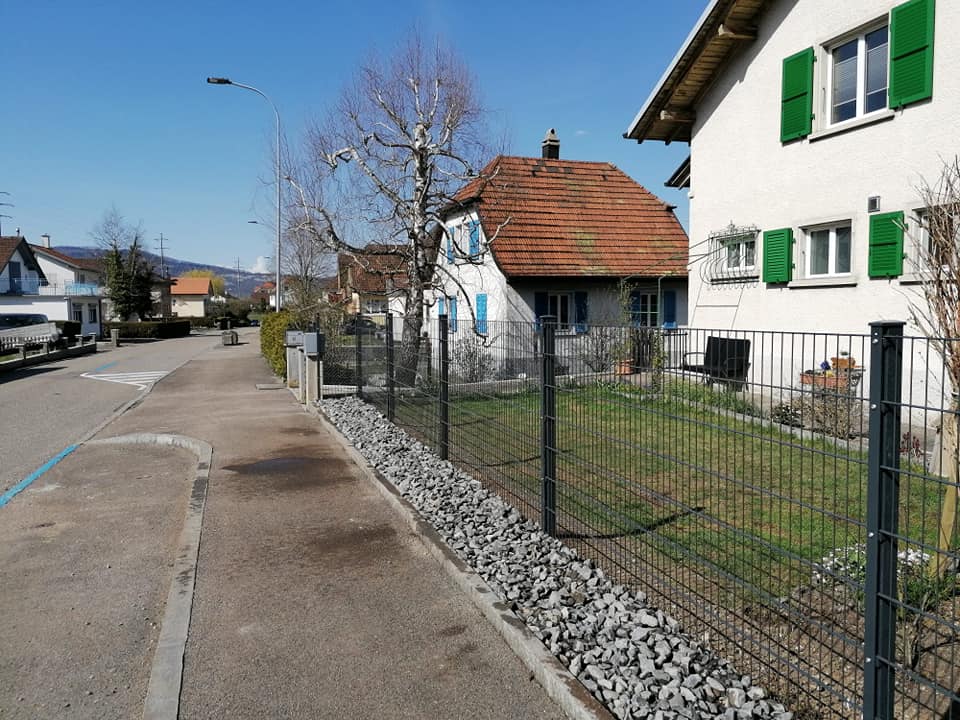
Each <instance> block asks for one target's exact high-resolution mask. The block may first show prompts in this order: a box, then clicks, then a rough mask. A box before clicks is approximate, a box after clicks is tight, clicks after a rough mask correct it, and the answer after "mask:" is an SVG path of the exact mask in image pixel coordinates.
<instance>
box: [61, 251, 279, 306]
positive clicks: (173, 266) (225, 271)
mask: <svg viewBox="0 0 960 720" xmlns="http://www.w3.org/2000/svg"><path fill="white" fill-rule="evenodd" d="M53 249H54V250H57V251H59V252H62V253H63V254H64V255H70V256H71V257H76V258H87V257H97V256H98V255H100V254H101V252H102V251H101V250H100V248H96V247H90V246H88V245H58V246H56V247H54V248H53ZM142 252H143V255H144V257H146V258H148V259H149V260H150V262H152V263H153V265H154V267H155V268H156V269H157V271H158V272H159V270H160V256H159V255H156V254H154V253H152V252H149V251H148V250H143V251H142ZM163 265H164V268H165V269H166V271H167V274H168V275H169V276H170V277H177V276H178V275H183V274H184V273H185V272H187V271H188V270H210V271H212V272H214V273H216V274H217V275H220V276H221V277H222V278H223V279H224V280H226V283H227V292H228V293H229V294H230V295H235V296H239V297H247V296H249V295H250V294H251V293H252V292H253V289H254V288H255V287H256V286H257V285H260V284H261V283H264V282H266V281H267V280H273V279H274V274H273V273H252V272H248V271H246V270H243V269H242V268H241V270H240V292H239V294H238V293H237V269H236V268H229V267H223V266H222V265H207V264H205V263H195V262H190V261H189V260H179V259H177V258H174V257H170V256H168V255H165V256H164V258H163Z"/></svg>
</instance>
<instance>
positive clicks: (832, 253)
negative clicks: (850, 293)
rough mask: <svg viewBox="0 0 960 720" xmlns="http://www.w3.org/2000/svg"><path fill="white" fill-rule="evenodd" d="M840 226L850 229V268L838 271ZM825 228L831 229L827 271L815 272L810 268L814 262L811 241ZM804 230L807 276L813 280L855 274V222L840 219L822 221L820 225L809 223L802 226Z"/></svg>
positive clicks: (805, 273) (804, 271) (805, 269)
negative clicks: (814, 234)
mask: <svg viewBox="0 0 960 720" xmlns="http://www.w3.org/2000/svg"><path fill="white" fill-rule="evenodd" d="M840 228H847V229H848V230H849V231H850V269H849V270H845V271H843V272H837V230H838V229H840ZM824 230H826V231H829V236H828V241H829V243H830V244H829V249H828V251H827V272H825V273H816V274H814V273H813V272H811V270H810V266H811V264H812V262H813V249H812V247H811V243H812V242H813V233H815V232H823V231H824ZM801 231H802V232H803V236H804V237H803V254H804V259H803V275H804V277H805V278H809V279H811V280H817V279H820V278H836V277H840V278H846V277H851V276H852V275H853V259H854V257H856V254H855V253H854V237H853V222H852V221H850V220H838V221H836V222H831V223H822V224H820V225H809V226H807V227H804V228H801Z"/></svg>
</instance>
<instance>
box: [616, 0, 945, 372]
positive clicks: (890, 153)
mask: <svg viewBox="0 0 960 720" xmlns="http://www.w3.org/2000/svg"><path fill="white" fill-rule="evenodd" d="M935 14H936V21H934V15H935ZM958 27H960V3H958V2H955V0H910V1H909V2H894V1H893V0H850V1H849V2H836V0H713V1H712V2H711V3H710V5H709V7H708V8H707V10H706V11H705V12H704V13H703V15H702V17H701V18H700V20H699V21H698V23H697V25H696V27H694V29H693V30H692V32H691V33H690V35H689V37H688V38H687V40H686V42H685V43H684V44H683V46H682V47H681V48H680V51H679V52H678V53H677V55H676V57H675V58H674V59H673V61H672V62H671V63H670V66H669V67H668V69H667V71H666V72H665V73H664V75H663V77H662V78H661V79H660V81H659V83H658V84H657V85H656V87H655V88H654V89H653V92H652V93H651V94H650V96H649V98H648V99H647V101H646V102H645V104H644V105H643V107H642V109H641V110H640V112H639V113H638V115H637V116H636V118H635V119H634V121H633V122H632V123H631V124H630V126H629V128H628V130H627V132H626V133H625V135H624V137H626V138H629V139H635V140H637V141H641V142H642V141H648V140H655V141H662V142H665V143H670V142H687V143H689V144H690V158H689V159H688V160H687V161H686V162H685V163H684V164H683V165H682V166H681V167H680V168H678V170H677V172H676V173H675V174H674V177H673V178H671V179H670V181H668V184H670V185H673V186H676V187H687V188H689V197H690V247H691V251H690V255H691V266H690V267H691V277H690V297H691V307H690V325H691V326H696V327H700V328H717V329H742V330H747V329H751V330H752V329H763V330H791V331H804V332H812V331H818V332H840V333H847V332H849V333H866V332H867V331H868V323H869V322H870V321H873V320H882V319H893V320H908V317H909V312H908V298H909V297H910V295H911V294H912V293H915V291H916V290H917V289H918V286H917V284H916V283H917V281H918V277H917V275H916V273H915V272H914V271H915V266H914V262H915V260H916V258H917V243H918V242H919V243H921V244H922V243H923V242H925V241H924V239H923V238H920V237H919V235H920V233H919V232H918V224H917V217H918V214H919V213H922V212H923V207H922V203H921V201H920V196H919V193H918V185H919V184H920V183H922V182H923V181H927V182H930V183H931V184H933V183H935V182H936V180H937V179H938V177H939V176H940V173H941V170H942V167H943V161H944V160H950V159H952V157H953V155H954V154H955V153H956V152H957V145H956V143H957V137H958V127H960V126H958V121H957V110H958V108H960V74H958V73H957V72H956V68H957V67H958V65H960V43H957V42H956V39H955V38H954V37H953V33H954V31H955V29H956V28H958ZM904 227H906V233H905V232H904ZM861 360H863V358H862V359H861Z"/></svg>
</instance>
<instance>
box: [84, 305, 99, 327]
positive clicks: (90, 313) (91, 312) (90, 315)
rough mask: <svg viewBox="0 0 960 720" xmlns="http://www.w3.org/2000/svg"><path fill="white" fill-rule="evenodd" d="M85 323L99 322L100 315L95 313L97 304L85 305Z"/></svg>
mask: <svg viewBox="0 0 960 720" xmlns="http://www.w3.org/2000/svg"><path fill="white" fill-rule="evenodd" d="M87 322H90V323H97V322H100V313H99V312H98V311H97V303H87Z"/></svg>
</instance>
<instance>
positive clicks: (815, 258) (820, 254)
mask: <svg viewBox="0 0 960 720" xmlns="http://www.w3.org/2000/svg"><path fill="white" fill-rule="evenodd" d="M806 236H807V247H806V276H807V277H822V276H828V275H849V274H850V225H847V224H845V225H833V226H829V227H819V228H812V229H808V230H806Z"/></svg>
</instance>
